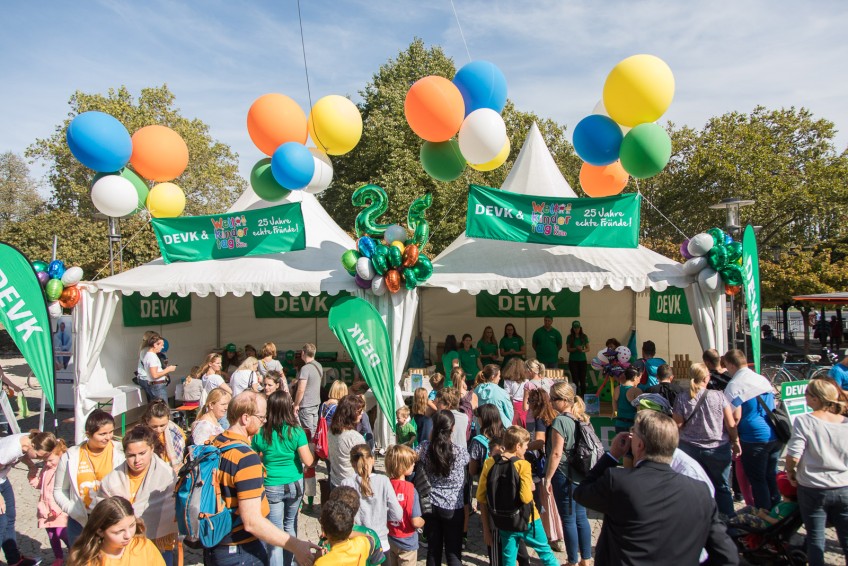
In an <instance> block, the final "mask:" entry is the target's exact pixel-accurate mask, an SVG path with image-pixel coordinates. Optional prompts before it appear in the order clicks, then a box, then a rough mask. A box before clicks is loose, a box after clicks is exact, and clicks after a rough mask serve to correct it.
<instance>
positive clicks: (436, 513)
mask: <svg viewBox="0 0 848 566" xmlns="http://www.w3.org/2000/svg"><path fill="white" fill-rule="evenodd" d="M464 524H465V512H464V511H463V509H462V507H460V508H459V509H442V508H440V507H436V506H435V505H434V506H433V512H432V513H431V514H429V515H428V516H427V517H426V518H425V523H424V536H426V537H427V566H440V565H441V563H442V549H443V548H444V551H445V552H446V553H447V561H448V566H462V527H463V525H464Z"/></svg>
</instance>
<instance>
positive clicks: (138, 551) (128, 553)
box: [91, 537, 165, 566]
mask: <svg viewBox="0 0 848 566" xmlns="http://www.w3.org/2000/svg"><path fill="white" fill-rule="evenodd" d="M100 557H101V558H102V559H103V561H102V562H100V564H102V566H129V565H130V564H143V565H144V566H165V561H164V560H163V559H162V553H161V552H159V549H158V548H156V545H155V544H153V543H152V542H151V541H149V540H147V539H146V538H144V537H135V538H133V539H132V540H131V541H130V543H129V545H127V547H126V548H125V549H124V553H123V554H122V555H121V557H120V558H113V557H111V556H106V555H105V554H103V553H102V552H101V553H100ZM91 566H95V565H94V564H91ZM97 566H100V565H97Z"/></svg>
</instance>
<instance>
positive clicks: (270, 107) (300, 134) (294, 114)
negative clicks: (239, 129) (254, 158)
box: [247, 93, 307, 156]
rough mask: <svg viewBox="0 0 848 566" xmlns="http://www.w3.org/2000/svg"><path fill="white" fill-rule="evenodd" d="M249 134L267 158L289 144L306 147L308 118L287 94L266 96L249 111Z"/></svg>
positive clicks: (258, 100)
mask: <svg viewBox="0 0 848 566" xmlns="http://www.w3.org/2000/svg"><path fill="white" fill-rule="evenodd" d="M247 133H248V135H250V139H251V140H252V141H253V143H254V145H256V147H257V148H259V151H261V152H262V153H264V154H265V155H268V156H271V155H274V152H275V151H276V150H277V148H278V147H280V146H281V145H283V144H284V143H287V142H297V143H299V144H306V135H307V130H306V114H304V113H303V110H302V109H301V108H300V106H298V104H297V102H295V101H294V100H292V99H291V98H289V97H288V96H286V95H284V94H278V93H269V94H263V95H262V96H260V97H259V98H257V99H256V100H254V101H253V104H251V105H250V110H248V111H247Z"/></svg>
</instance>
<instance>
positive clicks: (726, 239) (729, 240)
mask: <svg viewBox="0 0 848 566" xmlns="http://www.w3.org/2000/svg"><path fill="white" fill-rule="evenodd" d="M724 243H725V244H728V245H729V244H732V243H733V236H731V235H730V234H725V235H724Z"/></svg>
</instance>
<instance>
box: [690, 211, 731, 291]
mask: <svg viewBox="0 0 848 566" xmlns="http://www.w3.org/2000/svg"><path fill="white" fill-rule="evenodd" d="M680 253H681V254H682V255H683V257H684V258H686V263H684V264H683V272H684V273H686V274H687V275H695V274H697V275H698V284H699V285H700V286H701V289H702V290H704V291H705V292H707V293H718V292H721V291H724V292H725V293H727V294H728V295H735V294H736V293H738V292H739V291H741V290H742V243H741V242H737V241H735V240H734V239H733V237H732V236H731V235H730V234H725V233H724V231H723V230H722V229H721V228H710V229H709V230H707V231H706V232H704V233H701V234H698V235H696V236H693V237H692V238H688V239H686V240H684V241H683V243H681V244H680ZM722 283H723V284H724V287H723V288H722Z"/></svg>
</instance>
